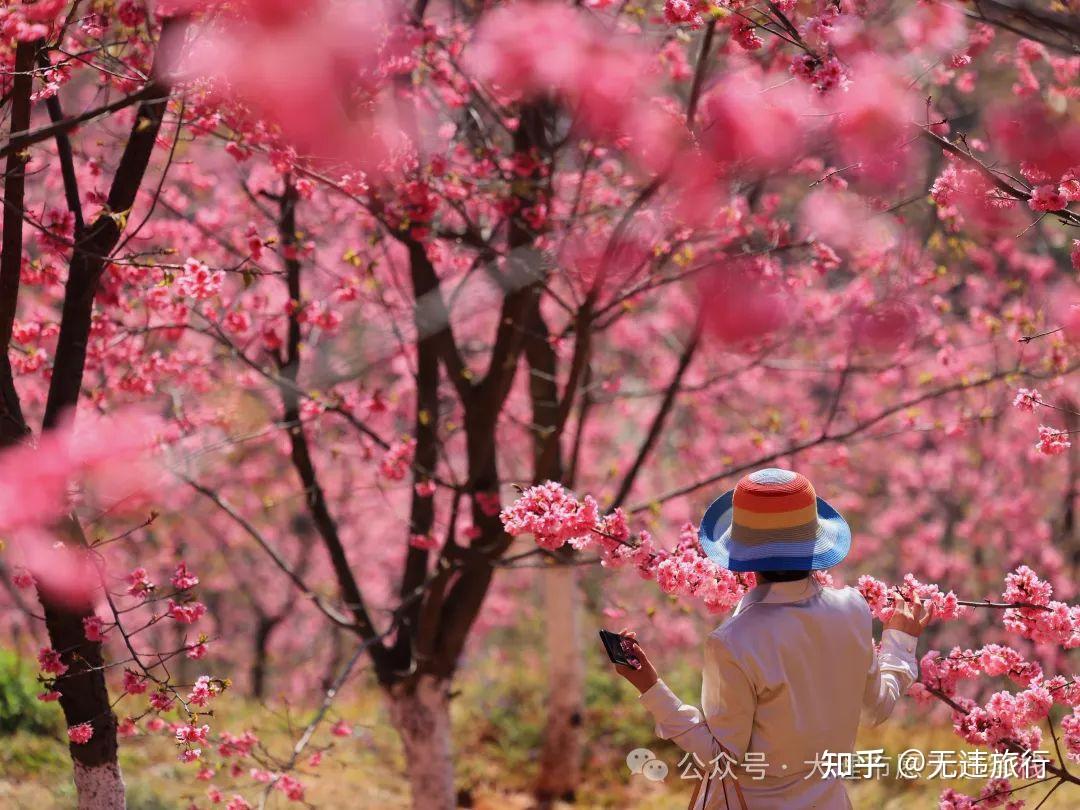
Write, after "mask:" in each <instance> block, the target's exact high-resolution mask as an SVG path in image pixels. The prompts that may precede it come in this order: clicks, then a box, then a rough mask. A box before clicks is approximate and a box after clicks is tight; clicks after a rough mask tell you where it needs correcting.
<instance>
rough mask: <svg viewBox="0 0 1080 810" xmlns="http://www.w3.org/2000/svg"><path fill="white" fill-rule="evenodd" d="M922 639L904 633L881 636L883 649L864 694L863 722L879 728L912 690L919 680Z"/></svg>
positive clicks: (872, 665)
mask: <svg viewBox="0 0 1080 810" xmlns="http://www.w3.org/2000/svg"><path fill="white" fill-rule="evenodd" d="M917 643H918V639H916V638H915V637H914V636H912V635H909V634H907V633H905V632H903V631H901V630H886V631H885V632H883V633H882V634H881V650H880V651H879V652H876V653H875V654H874V657H873V659H872V660H871V662H870V671H869V672H868V673H867V675H866V691H865V692H863V705H862V722H863V724H864V725H867V726H876V725H878V724H879V723H881V722H883V721H884V720H885V718H887V717H888V716H889V715H890V714H892V710H893V707H895V706H896V702H897V701H898V700H899V699H900V696H901V695H902V694H904V693H905V692H906V691H907V690H908V687H909V686H911V684H912V683H913V682H914V681H915V679H916V678H918V677H919V666H918V663H917V662H916V661H915V645H916V644H917Z"/></svg>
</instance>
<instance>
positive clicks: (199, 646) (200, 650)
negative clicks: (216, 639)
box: [184, 640, 210, 661]
mask: <svg viewBox="0 0 1080 810" xmlns="http://www.w3.org/2000/svg"><path fill="white" fill-rule="evenodd" d="M209 649H210V648H209V646H208V645H207V643H206V641H203V640H200V641H197V642H195V643H194V644H189V645H188V646H187V649H186V650H185V652H184V654H185V655H186V656H187V657H188V658H190V659H192V660H193V661H198V660H199V659H201V658H205V657H206V653H207V652H209Z"/></svg>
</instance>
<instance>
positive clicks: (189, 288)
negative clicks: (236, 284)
mask: <svg viewBox="0 0 1080 810" xmlns="http://www.w3.org/2000/svg"><path fill="white" fill-rule="evenodd" d="M224 280H225V274H224V273H223V272H222V271H221V270H211V269H210V268H209V267H207V266H206V265H205V264H203V263H202V262H200V261H198V260H197V259H188V260H187V261H186V262H184V269H183V272H182V273H181V274H180V275H179V276H178V277H177V279H176V289H177V291H178V292H179V293H180V294H181V295H183V296H185V297H187V298H194V299H195V300H196V301H205V300H206V299H208V298H213V297H214V296H215V295H217V294H218V293H220V292H221V285H222V283H223V282H224Z"/></svg>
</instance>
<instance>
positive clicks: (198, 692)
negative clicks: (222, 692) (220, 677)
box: [187, 675, 217, 708]
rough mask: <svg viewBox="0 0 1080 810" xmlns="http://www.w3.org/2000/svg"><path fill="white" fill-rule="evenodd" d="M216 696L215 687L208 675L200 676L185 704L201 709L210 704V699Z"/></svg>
mask: <svg viewBox="0 0 1080 810" xmlns="http://www.w3.org/2000/svg"><path fill="white" fill-rule="evenodd" d="M216 694H217V686H216V685H215V684H213V683H212V682H211V681H210V676H209V675H200V676H199V677H198V679H196V681H195V685H194V686H193V687H192V689H191V694H189V695H188V698H187V702H188V703H190V704H191V705H192V706H198V707H199V708H202V707H204V706H206V705H208V704H209V703H210V699H211V698H212V697H214V695H216Z"/></svg>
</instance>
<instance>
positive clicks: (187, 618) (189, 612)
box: [168, 599, 206, 624]
mask: <svg viewBox="0 0 1080 810" xmlns="http://www.w3.org/2000/svg"><path fill="white" fill-rule="evenodd" d="M168 613H169V616H170V617H171V618H173V619H176V621H178V622H180V623H181V624H194V623H195V622H197V621H198V620H199V619H201V618H202V617H203V616H204V615H205V614H206V605H204V604H203V603H202V602H186V603H184V604H180V603H178V602H175V601H173V600H172V599H170V600H169V610H168Z"/></svg>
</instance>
